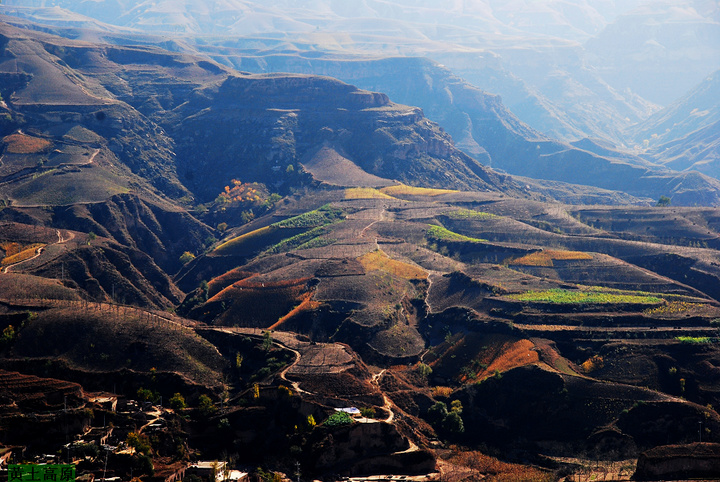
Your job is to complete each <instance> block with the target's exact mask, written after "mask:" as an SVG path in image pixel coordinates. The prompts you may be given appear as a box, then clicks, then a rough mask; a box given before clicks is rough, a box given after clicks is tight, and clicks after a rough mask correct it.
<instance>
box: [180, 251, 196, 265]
mask: <svg viewBox="0 0 720 482" xmlns="http://www.w3.org/2000/svg"><path fill="white" fill-rule="evenodd" d="M194 259H195V255H194V254H192V253H191V252H190V251H185V252H184V253H183V254H181V255H180V262H181V263H182V264H187V263H189V262H190V261H192V260H194Z"/></svg>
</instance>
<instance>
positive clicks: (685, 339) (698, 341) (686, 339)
mask: <svg viewBox="0 0 720 482" xmlns="http://www.w3.org/2000/svg"><path fill="white" fill-rule="evenodd" d="M675 339H676V340H677V341H679V342H680V343H688V344H691V345H703V344H706V343H713V339H712V338H710V337H709V336H676V337H675Z"/></svg>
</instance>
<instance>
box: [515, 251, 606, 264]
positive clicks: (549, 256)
mask: <svg viewBox="0 0 720 482" xmlns="http://www.w3.org/2000/svg"><path fill="white" fill-rule="evenodd" d="M591 259H593V257H592V255H591V254H589V253H584V252H582V251H555V250H552V249H546V250H542V251H536V252H535V253H530V254H528V255H526V256H523V257H522V258H517V259H514V260H512V261H510V262H509V263H508V264H511V265H521V266H553V261H560V260H562V261H570V260H591Z"/></svg>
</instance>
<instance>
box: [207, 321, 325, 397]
mask: <svg viewBox="0 0 720 482" xmlns="http://www.w3.org/2000/svg"><path fill="white" fill-rule="evenodd" d="M210 329H211V330H215V331H220V332H222V333H228V334H232V335H240V334H243V335H255V336H261V333H262V331H261V332H260V333H257V332H256V330H257V328H245V329H243V328H228V327H218V328H210ZM271 335H272V334H271ZM273 344H274V345H275V346H277V347H279V348H284V349H286V350H289V351H291V352H293V353H294V354H295V361H293V362H292V363H290V364H289V365H287V366H286V367H285V368H283V369H282V371H281V372H280V373H279V376H280V378H281V379H282V380H284V381H286V382H288V383H289V384H290V385H292V387H293V389H294V390H295V391H296V392H298V393H304V394H305V395H315V394H314V393H312V392H308V391H307V390H303V389H302V388H300V383H299V382H295V381H292V380H290V379H288V377H287V374H288V372H289V371H290V370H291V369H292V368H293V367H294V366H295V365H297V364H298V363H300V359H301V358H302V353H300V352H299V351H298V350H296V349H295V348H292V347H290V346H288V345H287V344H286V343H283V342H281V341H279V340H278V339H277V338H273Z"/></svg>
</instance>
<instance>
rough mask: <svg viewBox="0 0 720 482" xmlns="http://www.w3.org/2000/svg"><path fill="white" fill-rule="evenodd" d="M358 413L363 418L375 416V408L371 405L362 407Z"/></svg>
mask: <svg viewBox="0 0 720 482" xmlns="http://www.w3.org/2000/svg"><path fill="white" fill-rule="evenodd" d="M360 414H361V415H362V416H363V417H365V418H375V409H374V408H373V407H363V408H361V409H360Z"/></svg>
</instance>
